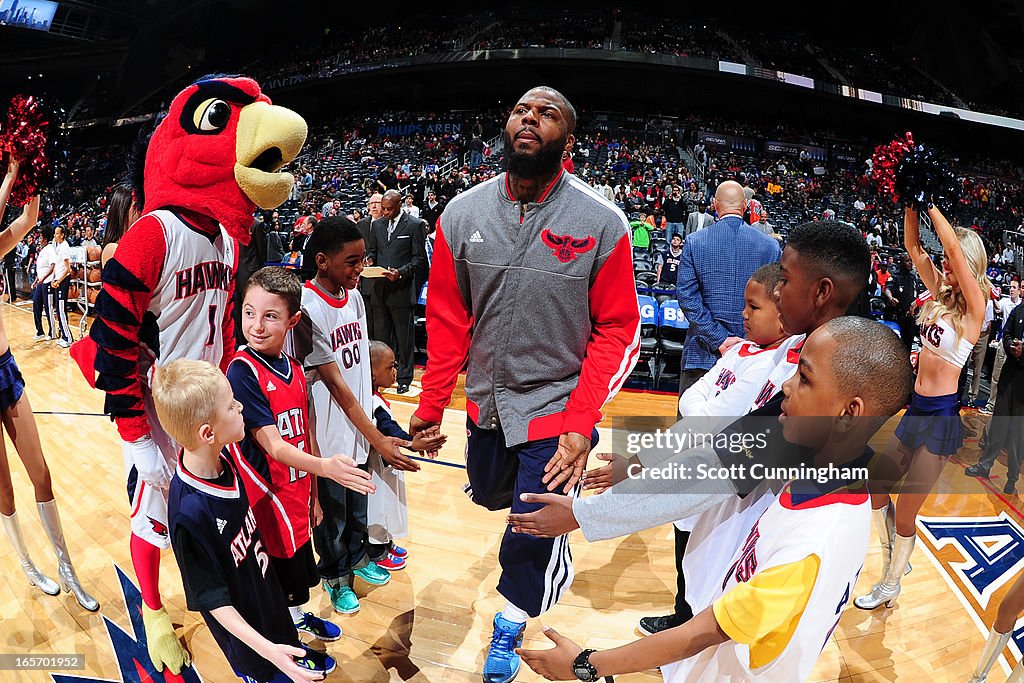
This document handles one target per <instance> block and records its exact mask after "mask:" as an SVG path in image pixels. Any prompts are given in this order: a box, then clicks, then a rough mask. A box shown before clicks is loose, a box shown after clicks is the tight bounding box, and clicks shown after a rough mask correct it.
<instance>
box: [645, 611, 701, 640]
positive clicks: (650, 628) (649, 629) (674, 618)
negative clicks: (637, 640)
mask: <svg viewBox="0 0 1024 683" xmlns="http://www.w3.org/2000/svg"><path fill="white" fill-rule="evenodd" d="M692 618H693V617H684V616H682V615H679V614H666V615H665V616H663V617H644V618H642V619H641V620H640V622H639V623H638V624H637V626H636V629H637V630H638V631H640V633H642V634H644V635H645V636H653V635H654V634H655V633H661V632H662V631H667V630H668V629H670V628H675V627H676V626H682V625H683V624H685V623H686V622H688V621H689V620H690V619H692Z"/></svg>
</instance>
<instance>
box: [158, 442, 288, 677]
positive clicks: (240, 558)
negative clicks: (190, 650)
mask: <svg viewBox="0 0 1024 683" xmlns="http://www.w3.org/2000/svg"><path fill="white" fill-rule="evenodd" d="M225 451H228V453H227V454H222V456H221V464H222V466H223V467H224V468H225V470H227V471H229V472H230V473H231V477H230V483H228V484H226V485H218V484H217V483H214V482H211V481H207V480H205V479H200V478H199V477H196V476H195V475H193V474H192V473H190V472H189V471H188V470H187V469H186V468H185V466H184V464H183V463H182V461H181V459H180V458H179V460H178V468H177V471H176V472H175V474H174V478H173V479H171V489H170V492H169V496H168V498H169V500H168V515H169V519H170V532H171V539H172V544H173V543H176V542H177V540H178V539H179V534H178V532H179V530H180V529H179V527H180V528H182V529H183V530H184V531H185V532H186V533H187V534H188V536H189V540H190V545H192V546H193V547H194V548H195V549H196V551H197V552H198V553H200V554H202V555H205V559H206V561H205V562H204V563H203V566H204V569H205V571H206V572H209V573H212V574H214V575H216V576H217V577H218V580H219V581H220V582H222V583H223V586H224V587H225V588H227V593H228V597H229V602H228V603H227V604H229V605H230V606H231V607H234V608H235V609H236V610H238V613H239V614H240V615H241V617H242V619H244V620H245V622H246V623H247V624H249V625H250V626H251V627H253V629H255V630H256V631H257V632H259V633H260V634H261V635H262V636H263V637H264V638H266V639H267V640H269V641H270V642H272V643H287V644H290V645H298V637H297V635H296V631H295V626H294V625H293V624H292V619H291V616H290V615H289V613H288V606H287V605H286V604H285V599H284V592H283V591H282V590H281V586H280V584H279V583H278V581H277V575H276V574H274V569H273V567H271V566H270V558H269V557H268V556H267V552H266V548H265V547H264V545H263V537H262V536H261V534H260V530H259V528H258V527H257V525H256V517H255V516H254V515H253V512H252V509H251V508H250V507H249V500H248V498H247V497H246V495H245V487H244V486H242V485H241V484H240V482H239V477H238V475H237V471H236V470H235V469H234V466H233V464H232V462H231V461H232V460H236V461H237V460H238V459H240V454H239V453H238V450H237V445H235V444H232V445H230V446H228V447H227V448H225ZM175 557H179V556H178V555H177V554H175ZM182 564H183V562H182V561H181V560H180V558H179V569H180V570H181V573H182V575H183V576H185V575H187V574H188V572H189V567H188V566H182ZM224 606H226V605H224ZM190 608H191V606H190ZM202 615H203V619H205V620H206V625H207V626H208V627H209V629H210V634H211V635H212V636H213V638H214V640H216V641H217V644H218V645H219V646H220V648H221V650H223V652H224V656H225V657H227V660H228V663H229V664H231V668H232V669H234V671H235V673H236V674H238V675H239V676H242V675H245V676H251V677H253V678H255V679H257V680H269V679H270V678H272V677H273V676H274V675H276V674H277V673H278V671H277V668H276V667H274V665H273V664H271V663H270V662H268V661H267V660H265V659H264V658H263V657H261V656H259V655H258V654H256V653H255V652H254V651H253V650H252V649H250V648H249V646H248V645H246V644H245V643H243V642H242V641H240V640H239V639H238V638H236V637H235V636H233V635H232V634H231V633H229V632H228V631H227V630H226V629H225V628H224V627H223V626H221V624H220V622H219V621H217V620H216V619H215V618H214V617H213V616H212V615H211V614H210V613H209V612H208V611H202Z"/></svg>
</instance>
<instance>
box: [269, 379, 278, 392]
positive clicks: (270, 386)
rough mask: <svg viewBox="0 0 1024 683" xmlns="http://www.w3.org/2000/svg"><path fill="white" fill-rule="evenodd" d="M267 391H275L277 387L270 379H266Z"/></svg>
mask: <svg viewBox="0 0 1024 683" xmlns="http://www.w3.org/2000/svg"><path fill="white" fill-rule="evenodd" d="M267 391H277V387H276V386H275V385H274V383H273V382H272V381H271V380H269V379H268V380H267Z"/></svg>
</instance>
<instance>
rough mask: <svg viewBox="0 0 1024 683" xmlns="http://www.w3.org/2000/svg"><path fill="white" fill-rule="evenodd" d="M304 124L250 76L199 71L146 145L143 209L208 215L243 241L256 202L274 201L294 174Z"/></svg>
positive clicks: (269, 205)
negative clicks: (290, 168) (291, 167)
mask: <svg viewBox="0 0 1024 683" xmlns="http://www.w3.org/2000/svg"><path fill="white" fill-rule="evenodd" d="M305 141H306V122H305V121H303V119H302V117H301V116H299V115H298V114H296V113H295V112H293V111H292V110H290V109H285V108H284V107H277V106H274V105H272V104H271V103H270V98H268V97H267V96H266V95H264V94H263V93H262V92H261V91H260V86H259V85H257V83H256V81H254V80H252V79H251V78H244V77H240V76H223V77H212V76H211V77H206V78H203V79H201V80H199V81H196V82H195V83H193V84H192V85H190V86H189V87H187V88H185V90H183V91H182V92H180V93H178V95H177V97H175V98H174V101H173V102H171V107H170V110H169V111H168V113H167V116H166V117H165V118H164V120H163V121H162V122H161V123H160V125H158V126H157V127H156V130H154V131H153V136H152V138H151V139H150V141H149V146H148V149H147V150H146V163H145V172H144V189H145V202H146V205H145V207H144V211H146V212H149V211H154V210H156V209H160V208H163V207H169V206H176V207H181V208H184V209H189V210H191V211H195V212H197V213H200V214H202V215H204V216H209V217H211V218H213V219H214V220H216V221H217V222H219V223H220V224H221V225H223V226H224V228H225V229H226V230H227V231H228V233H229V234H230V235H231V236H232V237H234V238H235V239H238V240H240V241H242V242H243V243H248V241H249V228H250V227H251V226H252V221H253V216H252V214H253V212H254V211H255V210H256V207H259V208H262V209H273V208H275V207H277V206H280V205H281V204H282V203H284V201H285V200H286V199H288V195H289V193H290V192H291V189H292V184H293V183H294V182H295V179H294V178H293V177H292V175H291V174H290V173H279V172H278V171H279V169H280V168H281V167H282V166H284V165H285V164H288V163H290V162H291V161H293V160H294V159H295V157H296V156H298V154H299V150H300V149H302V145H303V143H304V142H305Z"/></svg>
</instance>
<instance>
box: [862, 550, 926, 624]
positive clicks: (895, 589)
mask: <svg viewBox="0 0 1024 683" xmlns="http://www.w3.org/2000/svg"><path fill="white" fill-rule="evenodd" d="M916 540H917V536H916V535H915V536H900V535H899V534H896V538H895V539H894V541H893V545H892V558H891V560H890V563H889V570H888V571H887V572H886V573H885V576H884V577H882V581H881V582H880V583H878V584H876V585H875V586H874V587H872V589H871V592H870V593H868V594H867V595H862V596H860V597H858V598H856V599H854V601H853V604H854V605H856V606H857V607H859V608H861V609H875V608H876V607H878V606H879V605H881V604H882V603H883V602H884V603H885V606H886V607H892V606H893V605H895V604H896V598H897V597H898V596H899V594H900V581H901V580H902V579H903V573H904V572H905V571H906V569H907V562H909V561H910V554H911V553H912V552H914V542H915V541H916Z"/></svg>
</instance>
